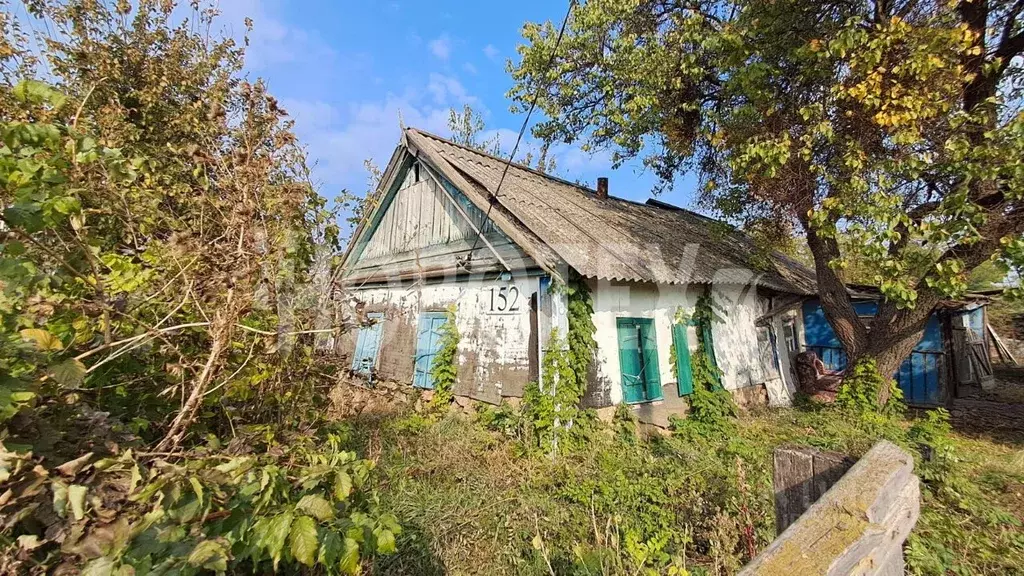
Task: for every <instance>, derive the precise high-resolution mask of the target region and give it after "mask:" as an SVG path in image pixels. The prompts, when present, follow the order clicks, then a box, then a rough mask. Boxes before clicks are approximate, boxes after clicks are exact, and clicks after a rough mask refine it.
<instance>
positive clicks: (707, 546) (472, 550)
mask: <svg viewBox="0 0 1024 576" xmlns="http://www.w3.org/2000/svg"><path fill="white" fill-rule="evenodd" d="M494 422H495V420H494V418H493V414H489V415H485V417H482V418H470V417H467V416H463V415H448V416H446V417H444V418H440V419H433V418H428V417H424V416H421V415H419V414H413V413H407V414H398V415H393V416H388V417H378V418H374V419H360V420H352V421H349V422H348V423H347V425H348V426H349V427H350V431H351V442H352V444H353V446H355V447H356V448H357V449H358V450H360V451H362V452H363V453H364V455H366V456H368V457H370V458H371V459H374V460H376V461H377V471H376V474H377V475H378V478H379V480H380V485H379V490H380V494H381V496H380V497H381V504H382V506H383V507H384V508H385V509H386V510H388V511H390V512H393V513H394V514H395V515H396V516H398V518H399V521H400V522H401V524H402V526H403V529H404V531H403V533H402V535H401V537H400V540H399V542H398V554H396V555H394V556H391V557H387V558H384V559H382V560H378V561H377V564H376V565H375V566H374V569H373V573H374V574H442V573H447V574H559V575H561V574H580V575H583V574H730V573H733V572H735V571H736V570H737V569H738V568H739V567H740V566H741V565H742V564H743V563H745V562H746V561H747V560H749V558H750V556H751V554H752V553H756V552H757V551H758V550H760V549H762V548H763V547H764V546H766V545H767V544H768V543H769V542H770V541H771V540H772V538H774V513H773V504H772V490H771V454H772V450H773V449H774V448H775V447H776V446H778V445H780V444H782V443H786V442H798V443H803V444H810V445H814V446H818V447H821V448H826V449H832V450H838V451H842V452H846V453H849V454H852V455H854V456H859V455H861V454H863V453H864V452H865V451H866V450H867V449H868V448H870V446H871V445H872V444H873V443H874V442H875V440H876V439H877V438H879V437H886V438H889V439H892V440H894V441H897V442H898V443H901V444H903V445H904V446H906V447H914V446H918V445H927V446H928V450H927V451H928V452H930V453H931V454H932V459H931V460H930V461H924V460H922V461H919V462H918V467H917V468H918V474H919V475H921V477H922V480H923V482H924V484H923V489H924V491H923V502H922V516H921V520H920V522H919V523H918V526H917V528H916V529H915V532H914V534H913V535H912V537H911V540H910V541H909V543H908V546H907V559H908V565H909V567H910V568H911V570H912V571H913V572H914V573H922V574H1014V573H1022V571H1024V568H1021V566H1020V559H1021V558H1024V531H1022V528H1021V523H1022V521H1024V512H1022V511H1024V451H1022V450H1021V445H1020V444H1014V443H1012V442H1010V443H1002V444H1001V443H997V442H993V441H992V440H990V439H986V438H983V437H980V438H972V437H967V436H963V435H959V434H955V433H947V432H944V431H943V428H944V424H943V423H942V422H941V420H939V421H929V420H927V419H923V420H922V419H919V420H913V419H903V418H892V419H885V418H874V419H864V418H856V417H849V416H844V415H842V414H841V413H838V412H836V411H834V410H821V409H813V408H805V409H786V410H773V411H764V412H759V413H754V414H746V415H744V416H742V417H741V418H740V419H739V421H738V423H737V427H736V432H735V433H734V434H732V435H730V436H729V437H722V438H719V439H707V438H702V437H694V436H693V435H692V434H690V435H677V436H676V437H672V438H652V439H641V438H639V437H638V436H637V435H636V434H635V425H634V424H633V423H631V422H629V421H618V422H617V423H616V424H615V425H614V426H609V427H607V428H605V429H603V430H600V431H598V432H595V433H593V434H591V437H590V438H589V444H588V447H587V448H586V449H584V450H579V451H576V452H574V453H571V454H567V455H563V456H561V457H559V458H558V459H557V460H552V459H551V458H550V457H549V456H547V455H544V454H538V453H536V452H535V451H532V450H530V449H529V448H528V447H527V446H524V444H523V443H522V442H520V441H518V440H515V439H513V438H510V437H509V436H507V435H506V434H503V433H501V432H498V431H496V430H494V429H493V428H496V426H494ZM484 423H488V424H490V425H491V428H492V429H489V428H488V427H487V426H485V424H484ZM915 423H916V425H915ZM501 428H503V429H504V430H508V427H507V426H504V425H503V426H501Z"/></svg>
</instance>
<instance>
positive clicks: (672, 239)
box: [406, 128, 817, 294]
mask: <svg viewBox="0 0 1024 576" xmlns="http://www.w3.org/2000/svg"><path fill="white" fill-rule="evenodd" d="M406 141H407V142H408V143H409V145H410V146H411V147H413V148H415V149H420V150H424V149H426V148H429V150H424V151H426V152H428V154H427V155H426V156H427V158H428V160H429V159H433V160H434V162H432V163H438V162H437V159H441V160H442V161H441V162H440V163H441V164H445V163H446V164H447V166H445V165H440V166H435V168H437V169H438V170H440V171H441V172H442V173H445V174H446V175H448V177H449V179H451V178H452V176H454V175H453V174H451V173H450V172H449V171H450V170H454V171H457V173H458V176H460V177H461V178H457V179H459V180H465V181H468V182H469V183H470V184H471V185H472V186H473V188H474V190H472V191H469V190H467V191H465V192H466V193H467V194H468V193H471V192H475V193H476V194H478V195H480V197H482V198H487V199H489V198H491V197H492V196H493V195H494V192H495V191H496V190H497V188H498V182H499V180H500V179H501V173H502V171H503V170H504V168H505V161H504V160H501V159H499V158H496V157H494V156H491V155H488V154H484V153H481V152H477V151H475V150H472V149H469V148H466V147H463V146H459V145H457V144H454V143H452V142H451V141H449V140H446V139H444V138H441V137H438V136H435V135H433V134H429V133H427V132H423V131H421V130H417V129H415V128H408V129H406ZM497 201H498V203H499V204H500V205H501V206H502V207H503V208H504V209H505V210H507V211H508V212H509V213H510V214H511V215H512V216H513V217H514V218H515V219H517V220H518V221H519V223H521V224H522V226H523V227H524V228H526V229H527V230H528V231H529V232H532V233H533V234H535V235H536V236H537V237H539V239H540V240H541V241H543V243H544V244H546V245H547V247H548V248H550V249H551V250H553V251H554V252H555V253H556V254H557V255H558V257H559V258H561V259H562V260H564V261H565V263H566V264H568V265H569V266H571V267H572V268H574V269H576V271H577V272H579V273H580V274H581V275H583V276H586V277H592V278H598V279H605V280H625V281H636V282H657V283H666V284H686V283H702V284H709V283H715V284H718V283H723V284H756V285H758V286H764V287H766V288H771V289H774V290H778V291H782V292H790V293H795V294H814V293H816V292H817V289H816V283H815V279H814V273H813V271H811V270H810V269H808V268H807V267H805V266H803V265H801V264H799V263H797V262H796V261H794V260H792V259H790V258H787V257H786V256H784V255H782V254H778V253H776V254H773V255H772V256H771V257H770V258H764V257H763V256H762V255H761V253H760V252H758V250H757V249H756V247H755V245H754V243H753V241H752V240H751V239H750V238H749V237H747V236H746V235H745V234H743V233H741V232H739V231H737V230H736V229H735V228H733V227H731V226H729V225H727V224H725V223H722V222H719V221H716V220H713V219H710V218H707V217H705V216H701V215H700V214H697V213H694V212H690V211H688V210H684V209H682V208H676V207H671V206H669V205H666V204H663V203H660V202H659V203H655V204H656V205H650V204H640V203H637V202H632V201H629V200H624V199H621V198H615V197H613V196H609V197H608V198H599V197H598V196H597V194H596V193H595V192H594V191H593V190H590V189H589V188H586V187H583V186H580V185H577V184H573V183H571V182H568V181H565V180H562V179H560V178H555V177H552V176H548V175H545V174H542V173H540V172H537V171H535V170H532V169H530V168H528V167H526V166H523V165H520V164H512V165H511V167H510V168H509V170H508V174H507V176H506V177H505V182H504V183H503V184H502V185H501V191H500V194H499V195H498V196H497Z"/></svg>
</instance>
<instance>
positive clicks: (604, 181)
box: [597, 176, 608, 198]
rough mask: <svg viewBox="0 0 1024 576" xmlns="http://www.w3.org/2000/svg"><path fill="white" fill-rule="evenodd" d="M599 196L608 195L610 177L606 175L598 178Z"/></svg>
mask: <svg viewBox="0 0 1024 576" xmlns="http://www.w3.org/2000/svg"><path fill="white" fill-rule="evenodd" d="M597 197H598V198H607V197H608V178H605V177H604V176H601V177H600V178H598V179H597Z"/></svg>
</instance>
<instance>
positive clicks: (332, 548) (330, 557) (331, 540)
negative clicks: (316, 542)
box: [317, 530, 341, 566]
mask: <svg viewBox="0 0 1024 576" xmlns="http://www.w3.org/2000/svg"><path fill="white" fill-rule="evenodd" d="M340 557H341V535H339V534H338V532H337V531H335V530H325V531H324V533H323V536H322V537H321V538H320V553H319V554H317V562H318V563H319V564H322V565H324V566H333V565H334V563H335V562H337V561H338V558H340Z"/></svg>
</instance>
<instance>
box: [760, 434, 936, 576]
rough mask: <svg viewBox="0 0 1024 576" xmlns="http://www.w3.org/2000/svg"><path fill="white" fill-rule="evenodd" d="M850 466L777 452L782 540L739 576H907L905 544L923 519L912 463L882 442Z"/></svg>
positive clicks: (809, 453)
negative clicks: (905, 571) (919, 516)
mask: <svg viewBox="0 0 1024 576" xmlns="http://www.w3.org/2000/svg"><path fill="white" fill-rule="evenodd" d="M851 464H852V463H851V462H850V461H849V460H847V459H845V458H844V457H843V456H842V455H837V454H835V453H829V452H822V451H819V450H815V449H811V448H780V449H778V450H776V452H775V478H774V481H775V492H776V497H775V503H776V518H777V521H776V524H777V527H778V528H779V530H780V531H781V534H779V537H778V538H776V539H775V541H774V542H772V544H771V545H770V546H769V547H768V548H766V549H765V550H764V551H763V552H761V554H759V555H758V556H757V557H756V558H754V560H753V561H752V562H751V563H750V564H748V565H747V566H746V567H744V568H743V570H742V571H741V572H740V574H741V576H754V575H758V576H769V575H771V576H774V575H785V576H797V575H799V576H805V575H806V576H813V575H819V574H820V575H828V576H840V575H844V576H845V575H847V574H856V575H868V576H874V575H878V576H899V575H902V574H903V573H904V562H903V542H904V541H905V540H906V539H907V536H908V535H909V534H910V530H911V529H912V528H913V527H914V524H915V523H916V522H917V517H918V514H919V512H920V495H921V494H920V488H919V486H918V479H917V476H914V459H913V457H912V456H911V455H910V454H907V453H906V452H905V451H903V450H902V449H900V448H899V447H897V446H896V445H895V444H892V443H891V442H887V441H881V442H879V443H877V444H875V445H874V447H872V448H871V450H869V451H868V453H867V454H865V455H864V457H863V458H861V459H860V460H859V461H857V462H856V463H855V464H852V467H851ZM847 468H849V469H848V470H847ZM844 472H845V474H844ZM815 500H816V501H815Z"/></svg>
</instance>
